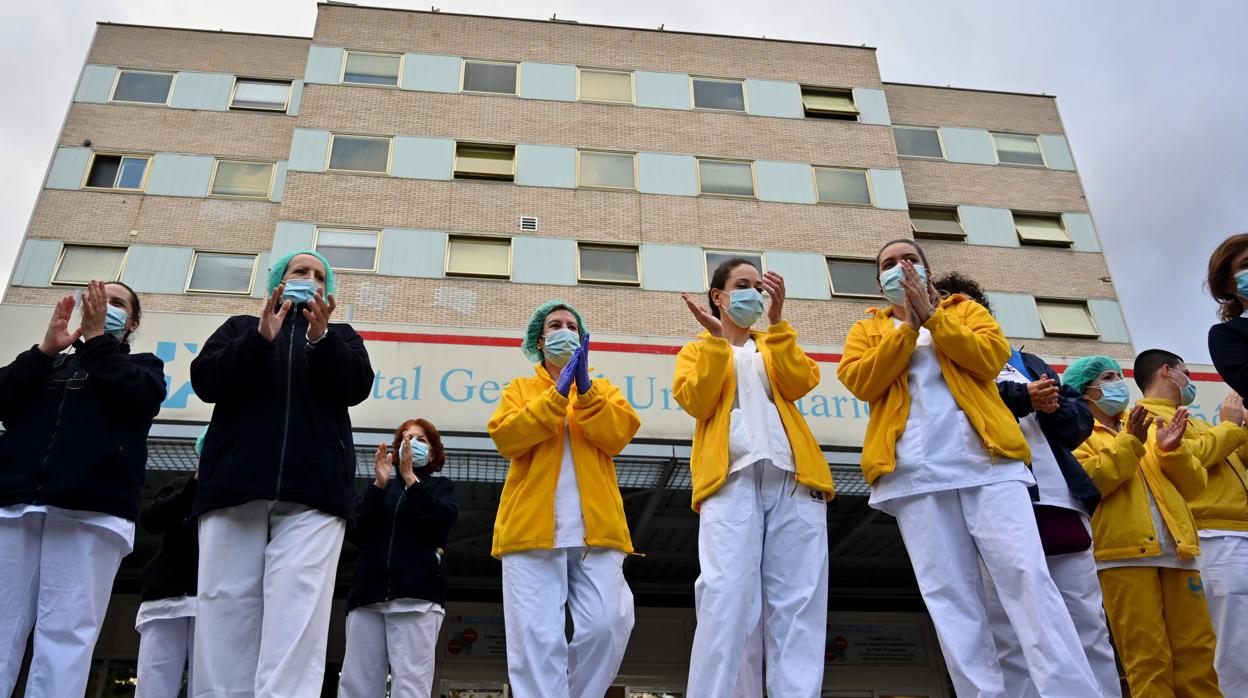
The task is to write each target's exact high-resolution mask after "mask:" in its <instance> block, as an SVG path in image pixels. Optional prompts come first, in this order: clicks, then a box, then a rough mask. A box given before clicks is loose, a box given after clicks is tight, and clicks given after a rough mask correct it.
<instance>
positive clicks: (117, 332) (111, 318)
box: [104, 305, 130, 341]
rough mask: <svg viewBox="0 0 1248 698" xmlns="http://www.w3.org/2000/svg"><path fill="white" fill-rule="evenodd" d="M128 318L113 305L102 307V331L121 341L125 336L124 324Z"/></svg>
mask: <svg viewBox="0 0 1248 698" xmlns="http://www.w3.org/2000/svg"><path fill="white" fill-rule="evenodd" d="M129 320H130V316H129V315H128V314H127V313H126V311H124V310H122V309H121V308H118V307H117V306H115V305H107V306H104V331H105V332H107V333H108V334H111V335H113V336H114V337H116V338H117V341H121V339H122V338H123V337H125V336H126V322H128V321H129Z"/></svg>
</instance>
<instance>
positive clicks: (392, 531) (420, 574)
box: [347, 473, 459, 611]
mask: <svg viewBox="0 0 1248 698" xmlns="http://www.w3.org/2000/svg"><path fill="white" fill-rule="evenodd" d="M418 474H419V473H418ZM458 516H459V504H458V503H457V502H456V500H455V485H454V484H453V483H452V482H451V481H450V480H448V479H446V478H444V477H436V476H429V477H422V478H421V480H420V482H418V483H416V484H415V485H412V486H411V487H409V488H406V489H404V487H403V478H402V477H399V476H398V474H397V473H396V475H395V477H392V478H390V482H389V483H387V484H386V489H384V490H382V489H379V488H378V487H376V486H374V485H373V484H372V483H371V482H370V483H369V484H368V486H366V487H365V488H364V489H363V490H361V491H360V493H359V495H357V496H356V498H355V523H354V524H353V525H352V526H351V528H349V529H348V530H347V539H348V540H350V541H351V542H352V543H354V544H355V545H356V547H358V548H359V549H360V559H359V561H358V562H356V564H355V578H354V579H352V581H351V591H350V592H348V593H347V610H348V611H349V610H351V609H353V608H358V607H360V606H367V605H368V604H371V603H377V602H379V601H390V600H392V599H423V600H425V601H432V602H434V603H436V604H438V605H441V606H445V605H446V560H445V559H443V556H442V554H441V552H442V551H443V550H445V549H446V540H447V537H448V536H449V535H450V532H451V526H452V525H454V523H455V519H456V517H458Z"/></svg>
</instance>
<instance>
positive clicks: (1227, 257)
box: [1205, 233, 1248, 395]
mask: <svg viewBox="0 0 1248 698" xmlns="http://www.w3.org/2000/svg"><path fill="white" fill-rule="evenodd" d="M1205 284H1206V286H1207V287H1208V289H1209V293H1210V294H1212V295H1213V298H1214V300H1216V301H1217V302H1218V319H1219V320H1221V322H1219V323H1217V324H1215V325H1213V326H1212V327H1210V328H1209V356H1210V357H1211V358H1212V359H1213V367H1214V368H1216V369H1217V371H1218V375H1220V376H1222V380H1224V381H1226V384H1227V385H1229V386H1231V390H1234V391H1235V392H1237V393H1239V394H1240V395H1248V233H1239V234H1238V235H1232V236H1230V237H1229V238H1227V239H1226V240H1223V241H1222V244H1220V245H1218V248H1217V249H1216V250H1214V251H1213V255H1212V256H1211V257H1210V258H1209V274H1208V277H1207V279H1206V281H1205Z"/></svg>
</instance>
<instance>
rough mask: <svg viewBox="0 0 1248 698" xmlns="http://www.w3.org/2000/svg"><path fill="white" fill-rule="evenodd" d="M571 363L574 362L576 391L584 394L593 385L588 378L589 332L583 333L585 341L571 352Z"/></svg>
mask: <svg viewBox="0 0 1248 698" xmlns="http://www.w3.org/2000/svg"><path fill="white" fill-rule="evenodd" d="M571 363H574V364H576V392H577V394H578V395H584V394H585V393H588V392H589V389H590V387H591V386H592V385H593V383H592V381H591V380H590V378H589V333H588V332H587V333H585V341H584V342H583V343H582V344H581V346H580V347H578V348H577V350H576V352H574V353H573V354H572V361H571Z"/></svg>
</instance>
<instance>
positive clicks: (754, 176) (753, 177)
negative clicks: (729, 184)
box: [694, 158, 758, 201]
mask: <svg viewBox="0 0 1248 698" xmlns="http://www.w3.org/2000/svg"><path fill="white" fill-rule="evenodd" d="M704 162H728V163H733V164H736V165H749V166H750V182H751V184H752V186H753V192H752V193H750V194H748V195H747V194H720V193H718V192H713V191H702V163H704ZM694 167H695V173H696V175H697V186H698V196H716V197H720V198H724V199H743V200H746V201H751V200H753V201H757V200H758V172H757V171H756V170H755V168H754V161H753V160H734V159H732V158H696V161H695V162H694Z"/></svg>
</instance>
